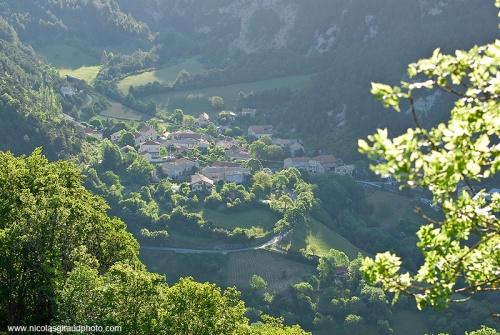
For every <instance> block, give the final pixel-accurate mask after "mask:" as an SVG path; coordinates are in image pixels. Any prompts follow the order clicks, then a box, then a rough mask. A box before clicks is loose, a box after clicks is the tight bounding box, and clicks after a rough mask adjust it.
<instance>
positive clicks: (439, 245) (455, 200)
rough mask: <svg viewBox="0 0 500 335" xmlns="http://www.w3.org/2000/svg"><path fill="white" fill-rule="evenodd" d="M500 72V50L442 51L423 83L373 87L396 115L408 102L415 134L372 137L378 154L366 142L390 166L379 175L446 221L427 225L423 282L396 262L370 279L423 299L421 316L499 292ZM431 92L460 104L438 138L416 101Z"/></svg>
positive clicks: (424, 66)
mask: <svg viewBox="0 0 500 335" xmlns="http://www.w3.org/2000/svg"><path fill="white" fill-rule="evenodd" d="M496 5H497V6H500V1H497V2H496ZM499 64H500V41H498V40H497V41H496V42H494V43H492V44H488V45H485V46H481V47H478V46H476V47H474V48H472V49H470V50H469V51H456V52H455V55H454V56H452V55H444V54H442V53H441V52H440V51H439V50H436V51H434V53H433V55H432V57H431V58H429V59H423V60H420V61H419V62H417V63H415V64H411V65H410V66H409V68H408V73H409V76H410V78H415V77H417V78H418V81H415V82H402V84H401V86H395V87H390V86H388V85H384V84H373V87H372V92H373V93H374V94H375V96H376V97H377V98H379V99H381V100H382V102H383V104H384V106H386V107H389V106H391V107H393V108H394V109H396V110H397V111H400V110H401V100H403V99H406V100H407V101H408V102H409V105H410V112H411V114H412V115H413V119H414V121H415V128H412V129H408V130H407V131H406V132H405V133H403V134H402V135H400V136H398V137H395V138H394V139H390V138H389V135H388V131H387V130H379V131H378V133H377V134H375V135H372V136H370V137H369V139H370V141H372V144H371V145H369V144H367V143H366V142H365V141H360V151H361V152H363V153H366V154H368V155H369V157H371V158H378V159H383V160H384V162H382V163H381V164H378V165H377V166H375V167H372V168H373V169H374V171H375V172H376V173H378V174H380V175H382V176H387V175H389V174H391V175H393V176H394V177H395V178H397V179H398V181H400V182H402V183H404V184H405V185H406V186H407V187H410V188H415V187H423V188H428V189H429V190H430V191H431V192H432V194H433V203H434V206H437V207H439V208H440V209H441V210H442V211H443V212H444V214H445V216H446V217H445V219H444V220H442V221H435V220H430V219H429V218H427V220H428V221H429V223H428V224H426V225H424V226H422V227H421V228H420V230H419V232H418V237H419V239H420V241H419V242H418V247H419V248H420V249H421V250H422V252H423V255H424V259H425V261H424V264H423V265H422V266H421V267H420V269H419V270H418V272H417V273H416V274H415V275H414V276H412V275H410V273H408V272H407V273H404V274H401V273H400V266H401V259H400V258H399V257H398V256H396V255H394V254H392V253H389V252H387V253H384V254H378V255H377V256H376V257H375V259H367V260H366V261H365V263H364V271H365V272H366V275H367V278H368V279H369V280H370V282H373V283H376V282H377V283H381V284H382V287H383V288H384V289H387V290H389V291H392V292H397V293H399V292H404V293H407V294H410V295H412V296H414V297H415V299H416V301H417V305H418V307H419V308H422V307H425V306H427V305H432V306H437V307H439V308H443V307H445V306H447V304H448V302H450V301H464V300H468V299H470V298H471V297H472V296H473V295H474V294H476V293H477V292H480V291H497V290H498V284H499V283H500V276H499V274H498V268H499V267H500V253H499V252H500V249H498V244H499V242H500V234H499V227H500V224H499V221H498V218H497V214H498V212H499V210H500V195H499V194H498V193H495V194H493V195H489V194H488V193H486V190H485V189H484V188H483V187H484V186H483V185H484V182H486V181H487V180H488V178H490V177H492V176H493V175H494V174H495V173H496V172H497V171H498V169H499V168H500V158H499V157H500V156H499V155H498V153H499V148H498V144H497V143H498V136H499V135H500V122H499V110H500V108H499V104H500V98H499V97H500V95H499V94H500V85H499V84H498V80H497V77H498V66H499ZM423 89H428V90H431V89H439V90H441V91H443V92H446V93H448V94H450V95H452V96H454V97H455V98H456V101H455V105H454V107H453V109H452V110H451V113H450V119H449V121H448V122H446V123H440V124H439V125H437V126H435V127H432V128H431V129H425V128H424V127H423V126H421V124H420V122H419V118H418V116H417V112H416V107H415V99H416V93H417V92H419V91H420V90H423ZM461 186H466V187H467V188H468V192H466V191H462V190H461V189H460V187H461ZM469 192H470V193H469ZM396 297H397V295H396Z"/></svg>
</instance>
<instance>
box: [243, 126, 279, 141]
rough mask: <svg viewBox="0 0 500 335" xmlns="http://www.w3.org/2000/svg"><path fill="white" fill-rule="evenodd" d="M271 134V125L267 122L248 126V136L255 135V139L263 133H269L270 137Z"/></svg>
mask: <svg viewBox="0 0 500 335" xmlns="http://www.w3.org/2000/svg"><path fill="white" fill-rule="evenodd" d="M273 134H274V130H273V126H271V125H268V124H265V125H257V126H250V127H248V136H255V137H257V139H259V138H261V137H262V136H264V135H269V136H271V137H272V136H273Z"/></svg>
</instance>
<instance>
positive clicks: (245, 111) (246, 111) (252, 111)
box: [241, 108, 257, 117]
mask: <svg viewBox="0 0 500 335" xmlns="http://www.w3.org/2000/svg"><path fill="white" fill-rule="evenodd" d="M256 112H257V110H256V109H255V108H243V109H242V110H241V115H243V116H250V117H254V116H255V113H256Z"/></svg>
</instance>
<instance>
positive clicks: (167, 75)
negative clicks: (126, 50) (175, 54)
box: [118, 57, 203, 94]
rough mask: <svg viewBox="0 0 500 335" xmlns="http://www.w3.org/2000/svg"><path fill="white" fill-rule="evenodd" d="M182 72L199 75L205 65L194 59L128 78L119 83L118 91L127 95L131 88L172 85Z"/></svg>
mask: <svg viewBox="0 0 500 335" xmlns="http://www.w3.org/2000/svg"><path fill="white" fill-rule="evenodd" d="M182 70H186V71H187V72H189V73H190V74H198V73H201V72H202V71H203V65H202V64H201V63H200V62H198V59H197V57H192V58H189V59H186V60H184V61H182V62H180V63H177V64H174V65H172V66H168V67H165V68H161V69H156V70H153V71H147V72H143V73H141V74H137V75H133V76H128V77H126V78H124V79H122V80H120V81H119V82H118V90H119V91H120V92H122V93H123V94H127V93H128V88H129V87H130V86H139V85H145V84H147V83H152V82H154V81H157V82H159V83H161V84H168V83H172V82H174V81H175V79H177V76H178V75H179V72H180V71H182Z"/></svg>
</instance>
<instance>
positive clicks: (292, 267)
mask: <svg viewBox="0 0 500 335" xmlns="http://www.w3.org/2000/svg"><path fill="white" fill-rule="evenodd" d="M227 271H228V273H227V285H229V286H232V285H234V286H236V287H247V286H249V285H250V284H249V282H250V278H252V275H254V274H257V275H259V276H261V277H262V278H264V280H265V281H267V284H268V286H267V291H269V292H273V291H275V290H283V289H286V288H287V287H288V286H290V285H294V284H297V283H299V282H301V281H303V280H304V278H307V277H308V276H310V275H312V274H314V271H315V268H314V267H313V266H310V265H305V264H301V263H298V262H295V261H292V260H290V259H287V258H285V257H284V256H282V255H279V254H277V253H275V252H271V251H266V250H254V251H245V252H237V253H233V254H229V260H228V263H227Z"/></svg>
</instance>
